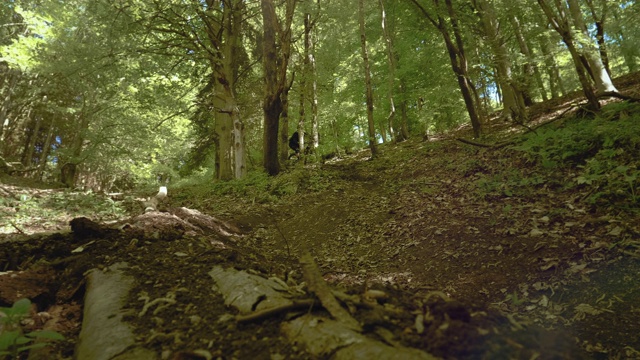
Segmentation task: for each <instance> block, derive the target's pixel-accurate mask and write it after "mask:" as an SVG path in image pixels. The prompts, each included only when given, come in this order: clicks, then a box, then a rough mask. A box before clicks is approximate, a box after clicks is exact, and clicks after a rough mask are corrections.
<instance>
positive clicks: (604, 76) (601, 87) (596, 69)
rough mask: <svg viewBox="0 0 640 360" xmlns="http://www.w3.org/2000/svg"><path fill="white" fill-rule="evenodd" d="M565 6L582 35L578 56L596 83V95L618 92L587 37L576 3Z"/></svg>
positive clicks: (571, 0) (574, 1)
mask: <svg viewBox="0 0 640 360" xmlns="http://www.w3.org/2000/svg"><path fill="white" fill-rule="evenodd" d="M567 4H568V5H569V12H570V13H571V17H572V18H573V23H574V25H575V27H576V29H578V30H579V31H580V32H581V33H582V37H580V38H579V41H578V42H579V43H580V45H581V51H580V54H581V55H582V56H584V57H585V58H586V59H587V61H588V63H589V66H590V68H591V75H592V77H593V80H594V81H595V83H596V90H597V92H598V94H603V93H605V92H618V89H616V87H615V86H614V85H613V82H612V81H611V77H610V76H609V73H608V72H607V69H606V67H605V66H604V64H603V63H602V58H601V57H600V56H599V55H597V54H596V52H595V49H594V44H593V43H592V42H591V41H590V39H591V38H590V37H589V31H588V30H587V26H586V25H585V23H584V18H583V16H582V11H581V10H580V5H579V4H578V1H577V0H567ZM580 39H583V40H584V41H580Z"/></svg>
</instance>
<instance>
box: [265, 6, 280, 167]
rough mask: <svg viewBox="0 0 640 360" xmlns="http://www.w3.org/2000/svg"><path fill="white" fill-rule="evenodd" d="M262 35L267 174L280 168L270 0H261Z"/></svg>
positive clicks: (274, 23)
mask: <svg viewBox="0 0 640 360" xmlns="http://www.w3.org/2000/svg"><path fill="white" fill-rule="evenodd" d="M261 7H262V23H263V30H264V39H263V46H264V48H263V57H262V62H263V67H264V79H265V94H264V100H263V105H262V107H263V110H264V139H263V144H264V160H263V166H264V168H265V170H266V171H267V173H268V174H269V175H277V174H278V173H279V172H280V162H279V161H278V125H279V118H280V112H281V111H282V100H281V98H280V92H278V63H277V62H278V56H277V53H276V51H277V49H276V35H277V29H278V20H277V17H276V11H275V8H274V5H273V0H261Z"/></svg>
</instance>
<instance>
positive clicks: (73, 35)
mask: <svg viewBox="0 0 640 360" xmlns="http://www.w3.org/2000/svg"><path fill="white" fill-rule="evenodd" d="M356 5H357V6H356ZM639 11H640V10H639V9H638V5H637V4H636V3H635V2H633V1H600V0H588V1H587V0H585V1H578V0H575V1H574V0H572V1H566V2H552V1H531V0H529V1H527V0H518V1H485V0H478V1H476V0H473V1H387V2H385V1H377V2H376V1H359V2H358V4H355V2H352V1H327V2H326V3H324V2H321V1H315V2H314V1H300V0H296V1H294V0H289V1H280V2H271V1H270V2H261V1H239V0H238V1H162V2H160V1H154V2H151V3H148V2H144V1H139V2H138V1H115V0H111V1H69V2H64V3H61V2H56V1H13V0H12V1H8V2H5V3H4V4H3V5H2V8H1V9H0V16H1V17H2V24H3V25H2V28H1V29H0V30H1V31H2V37H1V41H2V42H1V44H0V45H1V47H0V56H2V59H1V60H0V61H1V63H0V64H1V66H2V68H1V69H2V73H1V74H0V79H1V80H0V99H1V103H0V118H2V119H3V123H2V127H1V129H0V138H1V139H2V158H3V166H5V167H6V166H8V165H9V164H13V165H15V166H18V168H17V169H16V170H18V171H21V172H22V175H24V176H25V177H28V178H32V179H38V180H45V181H58V182H60V183H62V184H64V185H65V186H67V187H70V188H73V187H79V188H83V189H91V190H94V191H100V190H102V191H124V190H128V189H132V188H134V187H136V186H141V185H146V184H156V183H158V182H160V183H163V184H164V183H167V182H169V181H171V182H174V183H175V182H176V181H178V180H180V179H183V178H185V177H188V176H193V175H200V176H202V177H206V178H209V179H210V180H211V181H214V180H230V179H238V178H242V177H244V176H246V174H247V173H249V172H252V171H263V170H264V171H266V172H268V173H269V174H272V175H274V174H277V173H278V172H279V171H280V170H281V168H282V167H283V166H286V160H287V159H288V151H289V150H290V149H289V148H288V146H287V140H288V139H289V137H290V136H291V134H292V133H293V132H294V131H297V132H298V133H299V134H300V135H301V136H300V140H301V141H300V142H301V145H302V148H306V147H307V146H309V147H310V149H311V150H313V151H312V152H311V153H312V154H313V156H311V158H313V159H314V160H316V161H317V160H318V159H319V158H321V157H322V156H323V155H325V156H328V155H331V154H334V155H340V154H345V153H346V152H351V151H353V150H356V149H360V148H363V147H367V146H368V147H371V149H375V148H376V145H377V144H379V143H385V142H397V141H402V140H404V139H406V138H409V137H410V136H414V137H429V136H431V135H432V134H438V133H440V132H442V131H446V130H448V129H454V128H456V127H457V126H460V125H463V124H471V125H472V127H473V137H476V138H479V137H481V136H484V135H490V130H488V129H483V126H482V124H483V123H484V122H486V121H487V119H489V118H491V116H494V115H495V114H496V112H500V116H501V117H502V118H504V120H505V121H511V122H516V123H523V124H526V123H527V122H528V121H529V120H530V116H529V114H528V109H529V108H530V107H531V106H533V105H534V104H536V103H541V102H544V101H548V100H553V99H558V98H560V97H562V96H564V95H566V94H568V93H570V92H572V91H576V90H580V91H583V92H584V93H585V96H586V98H587V99H588V101H589V107H590V108H592V109H594V110H597V109H598V108H599V106H600V105H599V102H598V101H599V99H598V98H597V96H601V95H602V94H604V93H612V94H616V93H617V89H616V88H615V86H614V85H613V84H612V82H611V77H617V76H621V75H624V74H626V73H632V72H635V71H637V70H638V62H639V61H640V60H639V57H640V50H639V48H638V46H637V44H638V41H639V38H640V33H639V32H640V30H639V27H638V26H637V24H636V21H635V20H634V19H635V18H636V16H638V13H639ZM365 69H366V70H365ZM18 163H20V164H18Z"/></svg>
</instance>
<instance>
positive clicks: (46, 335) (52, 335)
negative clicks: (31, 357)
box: [27, 330, 64, 340]
mask: <svg viewBox="0 0 640 360" xmlns="http://www.w3.org/2000/svg"><path fill="white" fill-rule="evenodd" d="M27 336H28V337H31V338H38V339H49V340H64V336H62V335H61V334H60V333H58V332H56V331H52V330H38V331H32V332H30V333H28V334H27Z"/></svg>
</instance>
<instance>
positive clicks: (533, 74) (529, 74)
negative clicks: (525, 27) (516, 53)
mask: <svg viewBox="0 0 640 360" xmlns="http://www.w3.org/2000/svg"><path fill="white" fill-rule="evenodd" d="M509 21H510V22H511V27H512V28H513V31H514V34H515V36H516V39H517V40H518V47H519V48H520V53H521V54H522V55H523V56H524V57H525V59H526V62H525V64H524V65H523V67H522V69H523V73H524V79H523V84H524V89H525V91H524V92H525V93H526V94H527V95H526V96H525V104H526V105H527V106H531V105H533V97H532V95H531V93H532V92H533V91H532V90H533V88H534V87H533V82H532V81H533V80H535V81H536V85H537V90H538V91H537V93H539V94H540V96H541V97H542V100H543V101H546V100H547V93H546V91H545V89H544V84H543V82H542V77H541V76H540V71H539V70H538V66H537V65H536V63H535V62H534V60H533V54H532V53H531V50H530V49H529V44H528V43H527V40H526V39H525V37H524V34H523V33H522V27H521V26H520V20H518V17H517V16H510V17H509ZM527 98H528V99H530V102H527V100H526V99H527Z"/></svg>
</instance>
